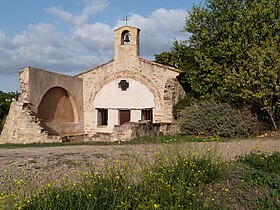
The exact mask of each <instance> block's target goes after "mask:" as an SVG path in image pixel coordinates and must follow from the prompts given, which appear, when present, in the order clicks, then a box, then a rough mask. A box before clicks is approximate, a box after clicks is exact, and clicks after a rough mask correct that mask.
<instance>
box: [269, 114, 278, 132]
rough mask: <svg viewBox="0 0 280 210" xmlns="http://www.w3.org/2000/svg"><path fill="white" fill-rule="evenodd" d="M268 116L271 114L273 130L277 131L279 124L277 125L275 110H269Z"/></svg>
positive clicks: (270, 119) (270, 121) (270, 120)
mask: <svg viewBox="0 0 280 210" xmlns="http://www.w3.org/2000/svg"><path fill="white" fill-rule="evenodd" d="M268 116H269V123H270V126H271V128H272V130H273V131H277V125H276V122H275V118H274V111H273V110H269V111H268Z"/></svg>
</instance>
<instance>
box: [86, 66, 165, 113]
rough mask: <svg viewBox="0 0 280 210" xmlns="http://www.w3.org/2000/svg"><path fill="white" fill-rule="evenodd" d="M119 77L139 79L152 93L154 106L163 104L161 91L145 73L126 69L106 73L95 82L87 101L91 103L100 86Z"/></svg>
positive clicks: (159, 106)
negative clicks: (93, 89)
mask: <svg viewBox="0 0 280 210" xmlns="http://www.w3.org/2000/svg"><path fill="white" fill-rule="evenodd" d="M119 78H131V79H134V80H136V81H139V82H140V83H142V84H143V85H144V86H146V87H147V88H148V89H149V91H150V92H151V93H152V94H153V96H154V98H155V107H158V108H162V107H163V106H164V101H163V99H162V98H163V97H162V96H161V93H160V91H159V90H158V88H157V87H156V86H155V84H154V83H153V82H152V81H151V80H150V79H149V78H148V77H146V76H145V75H143V74H140V73H139V72H135V71H128V70H125V71H120V72H116V73H112V74H110V75H107V76H106V77H104V79H103V80H100V82H99V83H97V84H95V91H94V92H92V93H91V95H90V97H89V101H88V102H89V104H92V102H93V101H94V99H95V97H96V95H97V93H98V92H99V91H100V90H101V89H102V87H104V86H105V85H107V84H109V83H110V82H112V81H114V80H116V79H119Z"/></svg>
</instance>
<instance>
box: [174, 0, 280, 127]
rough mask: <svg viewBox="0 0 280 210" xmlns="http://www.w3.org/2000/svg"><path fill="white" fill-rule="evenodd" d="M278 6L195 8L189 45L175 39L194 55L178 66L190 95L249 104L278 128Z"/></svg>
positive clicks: (217, 2)
mask: <svg viewBox="0 0 280 210" xmlns="http://www.w3.org/2000/svg"><path fill="white" fill-rule="evenodd" d="M279 10H280V2H279V0H228V1H225V0H206V1H205V4H204V5H200V6H194V7H193V9H192V10H191V11H190V14H189V16H188V17H187V19H186V26H185V28H184V31H185V32H188V33H191V34H192V35H191V37H190V39H189V42H188V43H187V44H188V46H187V44H186V42H185V43H179V45H180V48H181V49H182V48H189V49H191V52H192V54H193V60H194V62H193V65H192V66H188V65H186V64H184V63H183V65H182V66H181V68H182V69H185V74H186V76H185V78H186V81H187V82H188V83H189V84H190V87H191V93H192V94H193V95H196V96H199V97H204V98H213V97H214V98H218V99H220V100H223V101H227V102H235V103H243V104H248V105H251V106H252V107H254V109H257V110H258V111H259V113H261V112H262V113H265V115H266V116H267V118H268V120H269V122H270V125H271V127H272V129H274V130H276V129H277V126H276V123H275V111H276V109H277V107H278V104H279V96H280V15H279ZM177 44H178V43H175V45H174V46H175V47H176V45H177ZM174 46H173V48H174ZM173 51H174V50H173V49H171V53H173ZM185 55H186V54H185ZM188 55H190V54H188ZM180 58H181V57H180ZM188 61H191V59H189V60H188ZM181 64H182V62H181ZM178 67H179V65H178ZM194 67H196V68H194ZM179 68H180V67H179Z"/></svg>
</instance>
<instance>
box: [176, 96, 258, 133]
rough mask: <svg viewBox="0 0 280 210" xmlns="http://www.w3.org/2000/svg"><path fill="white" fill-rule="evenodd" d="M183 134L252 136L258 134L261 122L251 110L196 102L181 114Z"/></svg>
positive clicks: (213, 102)
mask: <svg viewBox="0 0 280 210" xmlns="http://www.w3.org/2000/svg"><path fill="white" fill-rule="evenodd" d="M178 123H179V126H180V128H181V132H182V133H184V134H189V135H198V134H205V135H212V136H215V135H219V136H222V137H234V136H237V137H240V136H250V135H255V134H256V133H258V130H259V122H258V119H257V118H256V117H254V116H253V115H252V113H251V112H250V110H248V109H243V110H238V109H236V108H234V107H232V106H231V105H229V104H227V103H222V102H217V101H214V100H209V101H200V102H195V103H193V104H192V105H190V106H187V107H185V108H184V109H182V110H181V111H180V112H179V118H178Z"/></svg>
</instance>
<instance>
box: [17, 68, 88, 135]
mask: <svg viewBox="0 0 280 210" xmlns="http://www.w3.org/2000/svg"><path fill="white" fill-rule="evenodd" d="M20 86H21V91H22V94H21V98H20V101H21V102H23V103H25V104H28V105H29V108H30V110H31V111H32V112H34V113H35V114H39V115H40V116H41V117H42V116H47V117H46V119H44V118H42V119H43V124H44V127H45V129H46V130H48V131H49V133H50V134H79V133H84V111H83V80H82V79H80V78H78V77H73V76H67V75H62V74H57V73H53V72H49V71H45V70H41V69H35V68H31V67H26V68H24V69H22V70H21V71H20ZM59 91H60V93H59ZM63 94H64V95H63ZM66 105H67V106H66ZM40 107H41V110H43V111H42V112H44V111H47V113H45V114H44V113H42V112H41V113H39V111H40V109H39V108H40ZM67 107H68V108H69V110H68V109H66V108H67ZM47 108H48V109H49V110H47ZM55 109H60V110H55ZM65 114H66V115H69V114H71V115H73V116H70V117H67V116H66V115H65ZM50 115H54V116H53V117H52V118H51V119H49V118H50V117H48V116H50ZM59 115H63V117H58V116H59ZM70 118H73V120H71V121H67V122H65V119H70Z"/></svg>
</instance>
